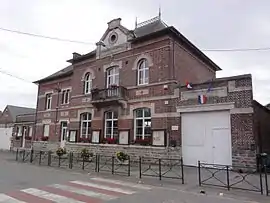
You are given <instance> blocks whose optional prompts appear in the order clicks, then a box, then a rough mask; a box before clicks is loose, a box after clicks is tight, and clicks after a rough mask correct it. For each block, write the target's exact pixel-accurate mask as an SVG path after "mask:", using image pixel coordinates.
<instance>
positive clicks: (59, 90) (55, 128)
mask: <svg viewBox="0 0 270 203" xmlns="http://www.w3.org/2000/svg"><path fill="white" fill-rule="evenodd" d="M55 90H56V91H57V104H56V111H55V121H54V134H55V136H57V132H56V130H57V123H58V110H59V95H60V92H61V88H59V83H58V84H57V88H55Z"/></svg>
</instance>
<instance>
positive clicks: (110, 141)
mask: <svg viewBox="0 0 270 203" xmlns="http://www.w3.org/2000/svg"><path fill="white" fill-rule="evenodd" d="M102 143H104V144H117V143H118V139H116V138H104V139H103V140H102Z"/></svg>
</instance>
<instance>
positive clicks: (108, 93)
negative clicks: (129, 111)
mask: <svg viewBox="0 0 270 203" xmlns="http://www.w3.org/2000/svg"><path fill="white" fill-rule="evenodd" d="M91 96H92V101H100V100H109V99H126V98H127V89H126V88H125V87H122V86H115V87H109V88H106V89H94V90H92V91H91Z"/></svg>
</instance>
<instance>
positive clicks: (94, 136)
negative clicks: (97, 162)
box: [92, 130, 100, 143]
mask: <svg viewBox="0 0 270 203" xmlns="http://www.w3.org/2000/svg"><path fill="white" fill-rule="evenodd" d="M99 139H100V131H99V130H94V131H93V133H92V143H100V140H99Z"/></svg>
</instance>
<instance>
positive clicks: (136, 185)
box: [91, 178, 151, 190]
mask: <svg viewBox="0 0 270 203" xmlns="http://www.w3.org/2000/svg"><path fill="white" fill-rule="evenodd" d="M91 180H96V181H100V182H107V183H113V184H118V185H123V186H128V187H133V188H138V189H145V190H150V189H151V188H150V187H147V186H144V185H141V184H135V183H128V182H124V181H119V180H111V179H104V178H91Z"/></svg>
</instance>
